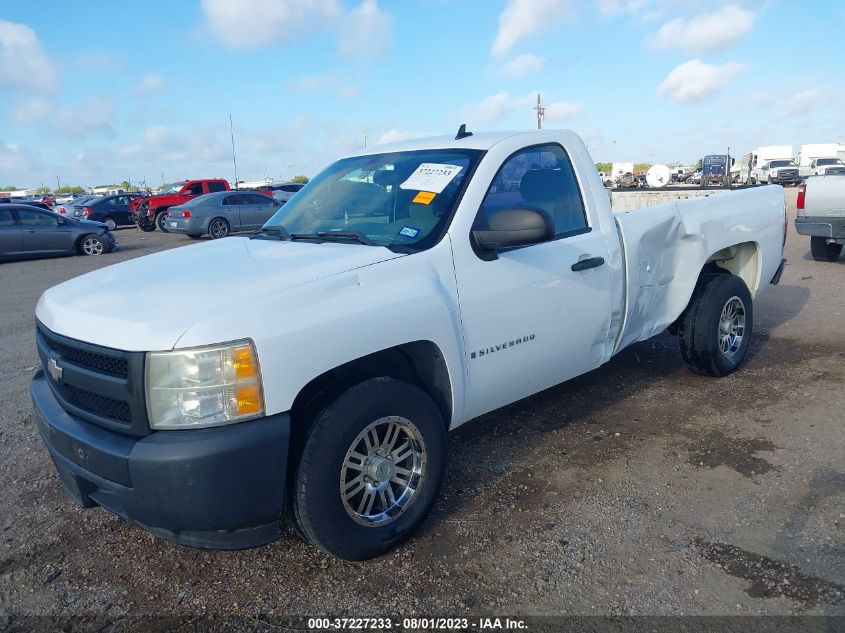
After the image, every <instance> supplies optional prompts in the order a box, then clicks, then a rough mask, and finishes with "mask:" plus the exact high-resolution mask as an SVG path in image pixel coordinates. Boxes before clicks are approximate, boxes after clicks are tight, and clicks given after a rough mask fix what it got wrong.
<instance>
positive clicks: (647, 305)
mask: <svg viewBox="0 0 845 633" xmlns="http://www.w3.org/2000/svg"><path fill="white" fill-rule="evenodd" d="M602 185H603V183H602V182H601V181H600V179H599V177H598V174H597V172H596V169H595V163H594V161H593V160H592V158H591V157H590V154H589V152H588V151H587V148H586V146H585V145H584V143H583V141H582V140H581V138H580V137H578V136H577V135H576V134H574V133H573V132H569V131H559V130H532V131H526V132H498V133H487V134H482V133H479V134H474V135H473V134H471V133H468V132H466V130H465V128H464V126H461V129H460V130H459V132H458V134H457V136H454V137H453V136H448V137H438V138H429V139H415V140H413V141H408V142H405V143H398V144H395V145H392V146H378V147H375V148H369V149H364V150H360V151H358V152H356V153H354V154H352V155H350V156H347V157H345V158H342V159H340V160H338V161H336V162H334V163H333V164H331V165H329V166H328V167H327V168H326V169H325V170H323V171H322V172H321V173H320V174H319V175H317V176H316V177H315V178H314V179H313V180H311V182H309V183H308V184H307V185H306V186H305V187H304V188H303V189H302V190H301V191H300V192H299V193H297V194H296V195H295V196H294V197H293V198H291V200H290V201H289V202H288V203H287V204H286V205H285V206H284V207H282V208H281V209H280V210H279V211H278V213H277V214H276V215H275V216H273V218H271V219H270V220H269V221H268V222H267V223H266V224H265V225H264V227H263V228H262V229H260V230H259V231H257V232H256V233H254V234H252V235H243V236H233V237H228V238H226V239H221V240H213V241H209V242H206V243H202V244H194V245H190V246H185V247H182V248H177V249H173V250H168V251H165V252H160V253H156V254H153V255H148V256H146V257H139V258H137V259H132V260H129V261H125V262H122V263H119V264H116V265H114V266H109V267H106V268H103V269H100V270H97V271H94V272H91V273H88V274H87V275H83V276H81V277H77V278H75V279H72V280H70V281H67V282H65V283H63V284H61V285H58V286H56V287H53V288H50V289H49V290H47V291H46V292H45V293H44V294H43V295H42V296H41V298H40V300H39V302H38V305H37V308H36V319H37V335H36V343H37V348H38V353H39V356H40V359H41V364H42V368H41V369H40V370H39V371H37V372H36V374H35V376H34V378H33V380H32V386H31V392H32V399H33V403H34V406H35V410H36V412H37V415H36V423H37V426H38V429H39V432H40V434H41V437H42V439H43V442H44V444H45V446H46V447H47V450H48V451H49V453H50V455H51V457H52V459H53V461H54V463H55V466H56V468H57V470H58V472H59V474H60V476H61V480H62V482H63V483H64V485H65V487H66V488H67V490H68V492H69V494H70V495H71V496H72V497H73V498H74V499H75V500H76V501H77V503H79V504H80V505H82V506H85V507H92V506H102V507H104V508H106V509H108V510H110V511H112V512H114V513H116V514H118V515H120V516H122V517H124V518H126V519H128V520H129V521H131V522H132V523H134V524H136V525H138V526H140V527H142V528H145V529H147V530H149V531H150V532H152V533H153V534H156V535H158V536H160V537H163V538H167V539H171V540H173V541H176V542H178V543H182V544H185V545H190V546H195V547H206V548H219V549H238V548H245V547H255V546H258V545H263V544H265V543H269V542H271V541H273V540H275V539H277V538H279V536H280V535H281V534H282V531H283V521H284V520H285V518H286V517H287V518H289V519H292V520H293V522H294V523H295V525H296V526H297V529H298V531H299V533H300V534H301V535H302V536H303V537H304V538H305V539H306V540H307V541H308V542H310V543H312V544H313V545H315V546H316V547H318V548H320V549H322V550H323V551H325V552H328V553H329V554H331V555H333V556H337V557H341V558H345V559H351V560H362V559H367V558H372V557H374V556H378V555H380V554H382V553H383V552H385V551H387V550H389V549H390V548H392V547H395V546H396V545H397V544H399V543H401V542H402V541H403V540H404V539H406V538H408V537H409V536H410V535H411V534H412V533H413V532H414V531H415V530H416V528H417V527H418V526H419V525H420V523H421V522H422V521H423V519H424V518H425V516H426V515H427V514H428V512H429V510H430V509H431V508H432V506H433V504H434V501H435V499H436V497H437V494H438V490H439V488H440V483H441V480H442V478H443V475H444V472H445V469H446V463H447V460H448V443H447V432H448V430H450V429H454V428H455V427H458V426H460V425H461V424H463V423H465V422H467V421H468V420H471V419H473V418H476V417H478V416H480V415H482V414H484V413H486V412H489V411H492V410H494V409H497V408H499V407H502V406H505V405H507V404H510V403H513V402H516V401H518V400H520V399H522V398H525V397H527V396H529V395H531V394H534V393H537V392H538V391H541V390H543V389H546V388H548V387H551V386H553V385H556V384H558V383H561V382H563V381H566V380H569V379H570V378H573V377H575V376H578V375H580V374H584V373H586V372H589V371H591V370H593V369H595V368H596V367H598V366H600V365H602V364H603V363H606V362H608V361H610V360H611V359H612V358H613V357H614V356H616V355H617V354H619V353H620V352H621V351H622V350H624V349H625V348H626V347H628V346H629V345H631V344H632V343H635V342H637V341H643V340H645V339H648V338H650V337H652V336H654V335H656V334H659V333H660V332H663V331H664V330H667V329H668V330H669V332H671V333H672V334H675V335H677V337H678V346H679V351H680V354H681V357H682V358H683V359H684V361H685V362H686V364H687V365H688V366H689V367H690V368H691V369H692V370H693V371H695V372H698V373H700V374H705V375H709V376H715V377H718V376H725V375H727V374H729V373H731V372H733V371H734V370H736V369H738V368H739V366H740V365H741V363H742V362H743V360H744V359H745V356H746V353H747V351H748V346H749V341H750V339H751V336H752V332H753V323H754V300H755V297H757V295H758V293H759V292H761V291H763V290H764V289H765V288H766V287H767V286H768V284H770V283H777V282H778V280H779V279H780V274H781V272H782V270H783V266H784V259H783V246H784V242H785V229H786V205H785V202H784V195H783V190H782V188H781V187H778V186H771V187H762V188H758V189H744V190H740V191H727V192H724V193H720V194H719V195H716V196H713V197H702V198H697V199H693V200H683V201H678V200H670V201H668V202H666V203H664V204H660V205H655V206H651V207H648V208H642V209H635V210H632V211H629V212H619V213H614V211H613V210H612V209H611V204H610V201H609V199H608V195H607V191H606V190H605V189H604V187H603V186H602ZM71 324H72V325H73V327H72V328H71V327H70V325H71ZM720 388H721V389H722V391H721V392H720V391H719V389H720ZM734 389H735V387H734V386H731V385H729V384H723V385H722V386H721V387H720V386H716V385H714V387H713V393H714V397H724V398H731V397H734V396H735V394H734V393H733V390H734ZM74 516H75V515H74ZM79 529H80V530H82V531H83V532H84V531H85V530H86V529H87V528H86V527H85V526H84V525H80V526H79ZM81 538H84V536H81Z"/></svg>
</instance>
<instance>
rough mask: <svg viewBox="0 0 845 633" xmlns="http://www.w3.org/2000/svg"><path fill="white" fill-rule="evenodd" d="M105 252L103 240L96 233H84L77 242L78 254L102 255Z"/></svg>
mask: <svg viewBox="0 0 845 633" xmlns="http://www.w3.org/2000/svg"><path fill="white" fill-rule="evenodd" d="M105 252H106V245H105V242H103V240H101V239H100V238H99V237H97V236H96V235H86V236H85V237H83V238H82V240H81V241H80V242H79V254H80V255H102V254H103V253H105Z"/></svg>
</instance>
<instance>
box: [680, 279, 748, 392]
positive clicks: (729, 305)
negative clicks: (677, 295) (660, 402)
mask: <svg viewBox="0 0 845 633" xmlns="http://www.w3.org/2000/svg"><path fill="white" fill-rule="evenodd" d="M753 324H754V312H753V306H752V303H751V293H750V292H749V291H748V287H747V286H746V285H745V282H744V281H743V280H742V279H740V278H739V277H737V276H736V275H729V274H707V275H702V276H701V278H700V279H699V280H698V285H697V286H696V287H695V290H694V291H693V294H692V299H690V302H689V305H688V306H687V309H686V312H685V313H684V316H683V322H682V324H681V327H680V328H679V334H680V336H679V337H678V340H679V342H680V347H681V357H682V358H683V359H684V362H685V363H686V364H687V366H689V368H690V369H692V370H693V371H694V372H696V373H699V374H704V375H707V376H727V375H728V374H729V373H731V372H733V371H735V370H736V369H737V368H738V367H739V366H740V365H741V364H742V361H743V360H744V359H745V355H746V353H747V352H748V343H749V341H750V339H751V331H752V328H753Z"/></svg>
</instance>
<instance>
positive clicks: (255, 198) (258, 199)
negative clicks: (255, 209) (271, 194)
mask: <svg viewBox="0 0 845 633" xmlns="http://www.w3.org/2000/svg"><path fill="white" fill-rule="evenodd" d="M249 204H270V199H269V198H268V197H267V196H259V195H258V194H256V193H251V194H249Z"/></svg>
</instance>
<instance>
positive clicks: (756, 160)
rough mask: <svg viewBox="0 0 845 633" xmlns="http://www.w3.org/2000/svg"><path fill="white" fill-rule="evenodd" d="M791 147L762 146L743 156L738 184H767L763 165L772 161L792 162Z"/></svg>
mask: <svg viewBox="0 0 845 633" xmlns="http://www.w3.org/2000/svg"><path fill="white" fill-rule="evenodd" d="M792 149H793V148H792V145H764V146H762V147H758V148H757V149H755V150H754V151H753V152H750V153H748V154H745V155H744V156H743V157H742V159H741V160H740V161H737V162H739V163H740V168H739V182H740V183H741V184H743V185H759V184H767V182H766V180H765V179H764V178H763V176H764V174H763V170H762V168H763V165H765V164H766V163H768V162H769V161H772V160H792V158H793V156H794V154H793V153H792Z"/></svg>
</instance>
